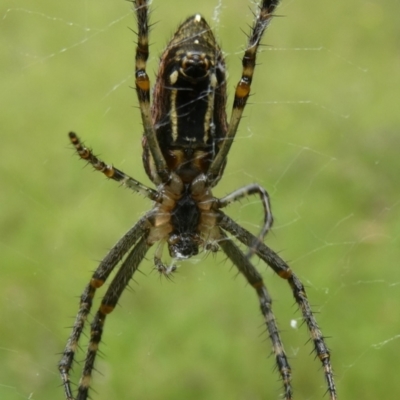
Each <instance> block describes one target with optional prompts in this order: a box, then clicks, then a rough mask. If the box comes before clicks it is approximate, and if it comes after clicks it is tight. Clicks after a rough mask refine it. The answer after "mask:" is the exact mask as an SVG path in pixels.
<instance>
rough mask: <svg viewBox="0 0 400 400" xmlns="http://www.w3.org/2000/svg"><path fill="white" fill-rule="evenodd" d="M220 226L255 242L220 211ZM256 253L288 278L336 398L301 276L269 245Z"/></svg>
mask: <svg viewBox="0 0 400 400" xmlns="http://www.w3.org/2000/svg"><path fill="white" fill-rule="evenodd" d="M219 226H220V227H221V228H222V229H224V230H226V231H228V232H229V233H230V234H232V235H234V236H235V238H236V239H238V240H239V241H240V242H242V243H243V244H245V245H246V246H251V245H252V243H254V240H255V237H254V235H252V234H251V233H250V232H249V231H247V230H246V229H244V228H242V227H241V226H240V225H238V224H237V223H236V222H235V221H233V220H232V219H231V218H229V217H228V216H227V215H225V214H224V213H222V212H221V211H220V220H219ZM255 253H256V254H257V255H258V257H260V258H261V259H262V260H263V261H265V262H266V263H267V264H268V265H269V266H270V267H271V268H272V269H273V270H274V271H275V272H276V273H277V274H278V275H279V276H280V277H281V278H283V279H286V280H287V281H288V282H289V285H290V287H291V289H292V292H293V297H294V298H295V300H296V303H297V304H298V306H299V308H300V310H301V313H302V315H303V320H304V322H305V323H306V325H307V328H308V331H309V334H310V337H311V340H312V341H313V344H314V351H315V353H316V354H317V356H318V358H319V359H320V360H321V363H322V366H323V369H324V375H325V380H326V383H327V386H328V393H329V398H330V400H336V399H337V396H336V387H335V381H334V378H333V370H332V366H331V362H330V352H329V349H328V346H327V345H326V344H325V340H324V336H323V335H322V332H321V330H320V328H319V326H318V323H317V321H316V319H315V317H314V315H313V313H312V310H311V307H310V303H309V302H308V299H307V295H306V291H305V289H304V285H303V284H302V283H301V281H300V280H299V278H298V277H297V276H296V275H295V274H294V273H293V272H292V270H291V269H290V267H289V266H288V265H287V264H286V263H285V262H284V261H283V260H282V259H281V258H280V257H279V256H278V255H277V254H276V253H275V252H274V251H273V250H271V249H270V248H269V247H268V246H266V245H265V244H264V243H260V245H259V246H258V247H257V248H256V250H255Z"/></svg>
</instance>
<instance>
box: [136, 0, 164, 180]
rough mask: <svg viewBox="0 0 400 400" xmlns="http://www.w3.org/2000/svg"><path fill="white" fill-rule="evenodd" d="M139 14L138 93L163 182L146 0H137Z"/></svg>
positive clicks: (145, 125) (146, 137)
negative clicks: (148, 69) (152, 102)
mask: <svg viewBox="0 0 400 400" xmlns="http://www.w3.org/2000/svg"><path fill="white" fill-rule="evenodd" d="M135 11H136V15H137V27H138V31H137V36H138V41H137V47H136V57H135V77H136V81H135V83H136V93H137V96H138V100H139V107H140V114H141V116H142V121H143V127H144V136H145V140H147V143H148V147H149V149H150V151H151V155H152V156H153V160H154V163H155V166H156V169H157V173H158V175H159V177H160V178H161V181H162V182H164V183H165V182H167V181H168V179H169V172H168V168H167V163H166V161H165V159H164V156H163V155H162V153H161V149H160V146H159V144H158V141H157V137H156V131H155V129H154V126H153V124H152V120H151V112H150V79H149V76H148V75H147V72H146V63H147V59H148V58H149V16H148V13H149V7H148V1H146V0H135Z"/></svg>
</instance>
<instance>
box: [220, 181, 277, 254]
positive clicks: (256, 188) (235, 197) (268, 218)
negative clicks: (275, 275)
mask: <svg viewBox="0 0 400 400" xmlns="http://www.w3.org/2000/svg"><path fill="white" fill-rule="evenodd" d="M253 194H258V195H259V196H260V199H261V202H262V205H263V207H264V225H263V228H262V229H261V232H260V233H259V235H258V240H257V241H256V242H255V243H253V245H252V246H251V250H250V251H249V254H247V257H249V256H250V255H252V254H254V252H255V248H256V247H257V245H258V243H260V242H263V240H264V237H265V235H266V234H267V233H268V231H269V230H270V228H271V227H272V224H273V222H274V220H273V216H272V211H271V204H270V201H269V195H268V192H267V191H266V190H265V189H264V188H263V187H262V186H260V185H258V184H256V183H254V184H251V185H247V186H244V187H242V188H240V189H238V190H235V191H234V192H232V193H230V194H228V195H227V196H225V197H223V198H222V199H218V200H217V207H218V208H224V207H226V206H228V205H229V204H231V203H233V202H235V201H239V200H241V199H243V198H244V197H247V196H251V195H253Z"/></svg>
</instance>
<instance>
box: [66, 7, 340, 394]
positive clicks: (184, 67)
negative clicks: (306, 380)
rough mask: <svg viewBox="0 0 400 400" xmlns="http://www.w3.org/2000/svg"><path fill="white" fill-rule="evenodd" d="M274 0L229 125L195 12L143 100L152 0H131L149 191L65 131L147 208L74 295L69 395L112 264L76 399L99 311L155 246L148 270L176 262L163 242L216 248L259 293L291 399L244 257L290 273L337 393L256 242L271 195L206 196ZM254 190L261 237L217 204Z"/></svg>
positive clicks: (212, 51) (84, 379)
mask: <svg viewBox="0 0 400 400" xmlns="http://www.w3.org/2000/svg"><path fill="white" fill-rule="evenodd" d="M278 2H279V0H263V1H261V3H260V4H259V8H258V12H257V13H256V15H255V20H254V23H253V26H252V28H251V33H250V35H249V37H248V43H247V46H246V50H245V52H244V56H243V59H242V65H243V69H242V76H241V78H240V80H239V83H238V84H237V86H236V91H235V96H234V102H233V109H232V113H231V117H230V121H229V124H228V122H227V117H226V112H225V106H226V77H225V62H224V57H223V54H222V51H221V49H220V48H219V46H218V44H217V43H216V40H215V38H214V35H213V33H212V31H211V29H210V27H209V25H208V24H207V22H206V21H205V19H204V18H203V17H202V16H201V15H199V14H196V15H194V16H192V17H190V18H188V19H186V20H185V21H184V22H183V23H182V24H181V25H180V26H179V27H178V29H177V31H176V33H175V34H174V36H173V37H172V39H171V41H170V42H169V44H168V45H167V47H166V49H165V50H164V52H163V54H162V56H161V60H160V66H159V70H158V74H157V78H156V82H155V86H154V89H153V104H152V105H150V82H149V78H148V75H147V73H146V62H147V59H148V57H149V45H148V34H149V19H148V13H149V1H146V0H135V1H134V6H135V12H136V16H137V29H138V31H137V47H136V58H135V67H136V68H135V78H136V81H135V83H136V92H137V96H138V101H139V105H140V113H141V117H142V122H143V126H144V134H143V139H142V146H143V157H142V159H143V164H144V168H145V171H146V173H147V175H148V176H149V178H150V180H151V181H152V182H153V183H154V184H155V185H156V189H151V188H149V187H147V186H145V185H143V184H142V183H140V182H138V181H137V180H135V179H133V178H131V177H130V176H128V175H126V174H125V173H124V172H122V171H120V170H119V169H117V168H115V167H113V166H111V165H108V164H106V163H104V162H103V161H101V160H100V159H99V158H97V157H96V156H95V155H94V153H93V152H92V151H91V150H90V149H88V148H87V147H85V146H84V145H83V144H82V142H81V141H80V140H79V138H78V136H77V135H76V134H75V133H72V132H71V133H70V134H69V138H70V140H71V142H72V144H73V145H74V147H75V149H76V151H77V153H78V155H79V156H80V157H81V158H82V159H84V160H86V161H87V162H88V163H89V164H91V165H92V166H93V167H94V168H95V169H96V170H98V171H101V172H103V173H104V174H105V175H106V176H107V177H108V178H111V179H113V180H115V181H117V182H119V183H120V184H122V185H124V186H126V187H128V188H130V189H131V190H133V191H134V192H137V193H140V194H142V195H143V196H145V197H147V198H148V199H150V200H152V201H153V203H154V206H153V208H152V209H151V210H150V211H149V212H147V213H146V214H145V215H144V216H143V217H142V218H141V219H140V220H139V221H138V222H137V223H136V224H135V225H134V226H133V227H132V228H131V229H130V230H129V231H128V232H127V233H126V234H125V235H124V236H123V237H122V238H121V239H120V240H119V241H118V242H117V243H116V244H115V246H114V247H113V248H112V249H111V250H110V251H109V253H108V254H107V255H106V256H105V258H104V259H103V260H102V261H101V263H100V265H99V266H98V267H97V269H96V270H95V271H94V273H93V275H92V278H91V279H90V281H89V283H88V284H87V286H86V287H85V289H84V291H83V293H82V295H81V297H80V305H79V311H78V314H77V316H76V319H75V322H74V325H73V328H72V332H71V335H70V336H69V339H68V341H67V344H66V347H65V350H64V352H63V356H62V359H61V361H60V363H59V371H60V374H61V379H62V383H63V387H64V392H65V396H66V398H67V400H74V399H75V397H74V394H73V392H72V389H71V382H70V376H69V373H70V370H71V368H72V365H73V362H74V357H75V352H76V350H77V348H78V342H79V339H80V336H81V334H82V331H83V329H84V325H85V322H86V320H87V317H88V314H89V313H90V311H91V307H92V302H93V298H94V296H95V293H96V290H97V289H98V288H100V287H101V286H103V284H104V283H105V281H106V280H107V278H108V277H109V275H110V273H111V272H112V271H113V270H114V268H115V267H116V266H117V265H119V269H118V271H117V273H116V275H115V277H114V278H113V279H112V280H111V283H110V285H109V287H108V289H107V291H106V294H105V295H104V297H103V298H102V300H101V304H100V306H99V309H98V310H97V312H96V314H95V315H94V318H93V321H92V323H91V327H90V339H89V345H88V349H87V353H86V358H85V362H84V366H83V372H82V375H81V379H80V381H79V385H78V389H77V396H76V399H78V400H86V399H87V398H88V395H89V388H90V384H91V379H92V371H93V369H94V362H95V358H96V355H97V352H98V348H99V343H100V341H101V337H102V333H103V328H104V324H105V320H106V317H107V315H108V314H110V313H111V312H112V311H113V309H114V308H115V306H116V304H117V302H118V300H119V298H120V296H121V294H122V292H123V291H124V290H125V288H126V286H127V285H128V283H129V281H130V280H131V279H132V276H133V274H134V273H135V272H136V271H137V270H138V268H139V265H140V263H141V261H142V260H143V258H144V257H145V255H146V253H147V252H148V250H149V249H150V247H151V246H153V245H155V252H154V265H155V268H156V269H157V270H158V271H159V272H160V273H161V274H163V275H166V276H169V275H170V274H172V273H173V272H174V271H175V269H176V267H175V265H173V264H172V265H168V264H167V263H164V262H163V261H162V257H163V255H162V254H163V248H164V247H165V245H166V246H167V247H168V250H169V254H170V256H171V258H172V259H173V260H182V259H187V258H190V257H192V256H194V255H196V254H198V252H199V249H203V250H205V251H211V252H217V251H218V250H219V249H222V251H223V252H224V253H225V254H226V256H227V257H228V258H229V259H230V260H231V261H232V263H233V264H234V265H235V266H236V267H237V269H238V271H239V272H240V273H241V274H243V275H244V277H245V278H246V280H247V281H248V283H249V284H250V285H251V286H252V287H253V288H254V289H255V291H256V293H257V296H258V299H259V302H260V308H261V312H262V315H263V317H264V319H265V324H266V327H267V330H268V334H269V337H270V339H271V342H272V352H273V354H274V356H275V361H276V365H277V369H278V371H279V374H280V377H281V379H282V382H283V389H284V398H285V399H286V400H290V399H292V386H291V369H290V366H289V362H288V359H287V356H286V353H285V351H284V348H283V344H282V341H281V338H280V335H279V330H278V327H277V324H276V321H275V317H274V314H273V312H272V308H271V298H270V295H269V293H268V290H267V288H266V286H265V285H264V283H263V280H262V277H261V275H260V273H259V272H258V271H257V270H256V268H255V267H254V266H253V264H252V263H251V261H250V259H251V257H252V256H253V255H256V256H257V257H259V258H260V259H261V260H263V261H264V262H265V263H266V264H267V265H269V266H270V267H271V268H272V269H273V270H274V271H275V272H276V273H277V274H278V275H279V276H280V277H281V278H283V279H285V280H287V281H288V283H289V285H290V288H291V291H292V293H293V296H294V298H295V300H296V303H297V304H298V306H299V308H300V310H301V313H302V316H303V319H304V322H305V324H306V326H307V328H308V331H309V334H310V336H311V341H312V342H313V346H314V351H315V353H316V355H317V357H318V358H319V359H320V361H321V363H322V366H323V371H324V375H325V380H326V384H327V387H328V393H329V395H330V399H331V400H335V399H337V397H336V389H335V383H334V378H333V371H332V367H331V364H330V352H329V350H328V348H327V346H326V344H325V340H324V336H323V335H322V332H321V331H320V328H319V326H318V324H317V322H316V320H315V318H314V315H313V313H312V311H311V307H310V304H309V302H308V300H307V297H306V293H305V289H304V286H303V284H302V283H301V281H300V280H299V278H298V277H297V276H296V275H295V274H294V273H293V272H292V271H291V269H290V268H289V266H288V265H287V264H286V263H285V262H284V261H283V260H282V259H281V258H280V257H279V256H278V255H277V254H276V253H275V252H274V251H273V250H271V249H270V248H269V247H268V246H267V245H265V244H264V242H263V239H264V236H265V235H266V233H267V232H268V230H269V229H270V228H271V226H272V222H273V219H272V213H271V207H270V201H269V196H268V193H267V192H266V190H265V189H263V188H262V187H261V186H259V185H258V184H251V185H248V186H245V187H242V188H240V189H238V190H236V191H234V192H232V193H231V194H229V195H227V196H225V197H223V198H221V199H218V198H215V197H214V196H213V194H212V188H213V187H214V186H215V185H216V184H217V183H218V181H219V180H220V178H221V176H222V174H223V171H224V168H225V165H226V161H227V155H228V153H229V150H230V147H231V145H232V143H233V140H234V137H235V134H236V132H237V129H238V125H239V122H240V119H241V116H242V113H243V110H244V107H245V105H246V102H247V99H248V97H249V93H250V87H251V82H252V77H253V73H254V69H255V65H256V55H257V50H258V47H259V45H260V41H261V38H262V36H263V34H264V31H265V29H266V28H267V26H268V25H269V23H270V22H271V19H272V17H273V15H274V14H273V13H274V11H275V9H276V7H277V5H278ZM253 194H256V195H258V196H259V197H260V199H261V202H262V205H263V207H264V223H263V227H262V229H261V231H260V233H259V235H258V236H254V235H253V234H252V233H250V232H248V231H247V230H246V229H244V228H243V227H241V226H240V225H239V224H237V223H236V222H235V221H234V220H233V219H232V218H230V217H229V216H227V215H226V214H225V213H224V212H223V211H222V209H223V208H225V207H226V206H228V205H229V204H231V203H233V202H235V201H238V200H240V199H242V198H244V197H246V196H249V195H253ZM228 234H229V235H230V237H228ZM232 238H234V239H236V240H237V241H239V242H241V243H242V244H243V245H245V246H246V247H247V248H248V249H249V250H248V253H247V254H245V253H244V252H243V251H242V250H241V249H240V248H239V247H238V245H236V244H235V243H234V241H233V239H232Z"/></svg>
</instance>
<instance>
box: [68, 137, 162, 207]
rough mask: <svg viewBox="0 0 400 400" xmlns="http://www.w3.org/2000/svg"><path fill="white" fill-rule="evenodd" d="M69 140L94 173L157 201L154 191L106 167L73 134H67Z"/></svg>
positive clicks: (116, 170)
mask: <svg viewBox="0 0 400 400" xmlns="http://www.w3.org/2000/svg"><path fill="white" fill-rule="evenodd" d="M69 139H70V140H71V143H72V144H73V145H74V147H75V149H76V151H77V153H78V154H79V157H80V158H82V159H83V160H85V161H87V162H88V163H89V164H91V165H92V166H93V168H94V169H95V170H96V171H100V172H102V173H103V174H104V175H105V176H106V177H107V178H110V179H113V180H114V181H117V182H120V183H121V185H124V186H126V187H128V188H129V189H132V190H133V191H135V192H137V193H140V194H142V195H143V196H144V197H147V198H149V199H151V200H154V201H157V200H158V198H159V195H158V193H157V192H156V191H155V190H153V189H151V188H149V187H147V186H145V185H143V184H142V183H140V182H139V181H137V180H136V179H133V178H131V177H130V176H128V175H126V174H125V173H124V172H122V171H120V170H119V169H117V168H115V167H113V166H112V165H108V164H106V163H105V162H104V161H102V160H100V159H99V158H97V157H96V156H95V155H94V154H93V152H92V150H90V149H88V148H87V147H85V146H84V145H83V143H82V142H81V141H80V139H79V138H78V136H77V135H76V134H75V133H74V132H70V133H69Z"/></svg>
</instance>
